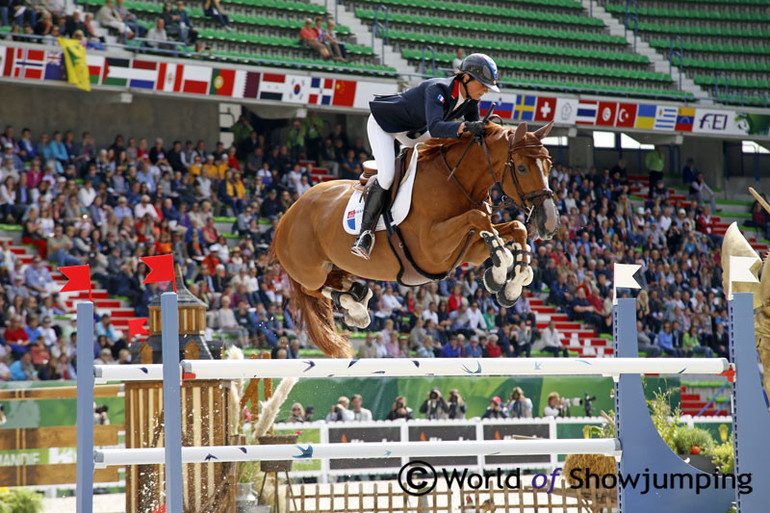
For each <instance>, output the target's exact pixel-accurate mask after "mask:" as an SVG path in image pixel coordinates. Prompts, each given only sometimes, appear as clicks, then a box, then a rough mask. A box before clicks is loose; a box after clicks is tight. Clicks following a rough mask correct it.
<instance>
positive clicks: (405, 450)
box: [95, 438, 621, 466]
mask: <svg viewBox="0 0 770 513" xmlns="http://www.w3.org/2000/svg"><path fill="white" fill-rule="evenodd" d="M554 453H558V454H586V453H598V454H605V455H607V456H615V457H617V458H619V457H620V456H621V454H620V443H619V442H618V440H617V439H615V438H593V439H563V440H551V439H544V440H483V441H446V442H440V443H425V442H380V443H356V444H338V443H336V444H332V443H318V444H310V443H308V444H296V445H247V446H220V447H184V448H183V449H182V461H183V462H184V463H209V462H212V461H216V462H223V461H274V460H293V459H296V460H301V459H348V458H413V457H431V456H447V455H448V454H451V455H452V456H478V455H480V454H481V455H486V456H500V455H517V456H518V455H532V454H554ZM95 460H96V462H97V464H98V465H100V466H102V465H103V466H109V465H146V464H155V463H162V462H163V449H162V448H158V449H129V450H126V449H104V450H101V451H96V454H95Z"/></svg>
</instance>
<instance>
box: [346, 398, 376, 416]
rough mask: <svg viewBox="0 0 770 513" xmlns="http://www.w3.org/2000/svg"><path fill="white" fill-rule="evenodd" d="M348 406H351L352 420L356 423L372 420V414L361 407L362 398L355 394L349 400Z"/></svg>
mask: <svg viewBox="0 0 770 513" xmlns="http://www.w3.org/2000/svg"><path fill="white" fill-rule="evenodd" d="M350 404H351V405H352V406H353V420H356V421H358V422H367V421H370V420H372V412H371V411H369V410H368V409H366V408H364V407H363V404H364V398H363V397H361V395H360V394H355V395H354V396H353V397H352V398H351V399H350Z"/></svg>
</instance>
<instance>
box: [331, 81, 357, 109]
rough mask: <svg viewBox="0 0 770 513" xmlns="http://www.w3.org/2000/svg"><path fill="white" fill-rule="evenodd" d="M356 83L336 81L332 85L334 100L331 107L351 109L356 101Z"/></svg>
mask: <svg viewBox="0 0 770 513" xmlns="http://www.w3.org/2000/svg"><path fill="white" fill-rule="evenodd" d="M356 84H357V83H356V81H355V80H337V81H335V83H334V98H332V105H339V106H341V107H352V106H353V102H354V101H355V99H356Z"/></svg>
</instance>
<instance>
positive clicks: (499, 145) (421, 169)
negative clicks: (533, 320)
mask: <svg viewBox="0 0 770 513" xmlns="http://www.w3.org/2000/svg"><path fill="white" fill-rule="evenodd" d="M551 125H552V124H548V125H546V126H544V127H542V128H540V129H539V130H537V131H536V132H534V133H531V132H527V125H526V123H522V124H520V125H519V126H518V127H517V129H516V131H515V132H514V131H513V130H512V129H509V128H504V127H501V126H499V125H496V124H494V123H489V124H488V125H487V130H486V135H485V136H484V138H483V141H477V142H481V143H482V144H477V143H471V138H472V137H473V136H472V135H471V134H464V135H463V136H462V137H460V138H459V139H456V140H454V139H450V140H447V139H432V140H429V141H428V142H426V143H424V144H422V145H421V146H420V147H419V160H418V170H417V175H416V177H415V183H414V190H413V197H412V205H411V210H410V212H409V215H408V216H407V217H406V219H404V221H402V222H401V224H400V225H399V228H400V230H401V232H402V234H403V237H404V241H405V243H406V246H407V247H408V249H409V251H410V252H411V255H412V258H413V259H414V261H415V263H416V264H417V265H419V266H420V267H421V268H422V269H423V270H424V271H426V272H427V273H430V274H436V275H445V274H447V273H449V272H451V271H452V270H453V266H456V265H458V264H460V263H465V262H468V263H471V264H472V265H480V264H481V263H482V262H484V260H486V259H487V258H489V257H490V256H491V257H492V262H493V266H492V267H490V268H489V269H488V270H487V272H486V274H485V275H484V280H483V281H484V285H485V286H486V288H487V290H489V291H490V292H494V293H497V299H498V301H499V302H500V303H501V304H503V305H509V306H510V305H512V304H513V303H514V302H515V301H516V300H517V299H518V297H519V296H520V294H521V291H522V287H523V286H526V285H529V283H530V282H531V281H532V269H531V268H530V267H529V265H528V264H529V253H530V248H529V246H528V245H527V229H526V228H525V226H524V225H523V224H522V223H520V222H519V221H511V222H508V223H503V224H497V225H492V222H491V215H490V209H489V206H488V204H487V203H486V200H488V198H489V189H490V188H491V187H492V186H493V185H494V184H495V183H498V184H500V185H501V187H502V189H503V192H504V193H505V194H506V195H507V196H509V197H510V198H511V199H512V200H513V202H514V203H515V204H516V205H517V206H518V207H519V208H520V209H521V210H523V211H524V212H525V213H526V214H527V216H528V219H529V220H530V221H532V223H533V225H534V226H533V227H532V228H533V232H534V235H536V236H538V237H540V238H543V239H550V238H551V237H552V236H553V234H554V233H555V232H556V230H557V229H558V225H559V216H558V212H557V210H556V205H555V203H554V199H553V192H552V191H551V190H550V189H549V187H548V176H549V173H550V170H551V159H550V157H549V155H548V150H546V149H545V147H544V146H543V144H542V142H541V139H543V137H545V136H546V135H548V132H549V131H550V129H551ZM458 163H459V165H457V164H458ZM452 167H455V169H454V173H451V168H452ZM450 175H451V179H450ZM356 183H358V182H357V181H352V180H335V181H331V182H325V183H320V184H317V185H315V186H313V187H311V188H310V190H308V191H307V192H306V193H305V194H303V195H302V197H301V198H300V199H299V200H298V201H297V202H296V203H295V204H294V205H292V206H291V207H290V208H289V210H288V211H287V212H286V213H285V214H284V216H283V218H282V219H281V221H280V223H279V224H278V227H277V228H276V230H275V236H274V238H273V243H272V246H271V255H272V259H273V260H274V261H277V262H279V263H280V264H281V266H282V267H283V269H284V270H285V271H286V273H287V274H288V275H289V281H290V283H291V288H292V297H293V299H294V300H295V301H297V305H298V307H299V310H300V316H301V319H300V323H299V324H300V325H301V324H303V323H304V326H305V329H306V330H307V332H308V334H309V336H310V338H311V340H313V342H315V344H316V345H317V346H318V347H319V348H320V349H321V350H322V351H323V352H324V353H325V354H327V355H328V356H331V357H337V358H340V357H343V358H350V357H352V347H351V345H350V343H349V342H348V341H347V340H345V339H344V338H343V337H342V336H340V335H339V334H338V333H337V331H336V329H335V325H334V317H333V306H334V305H336V306H338V307H339V308H341V309H342V310H343V311H344V312H345V321H346V323H347V324H348V325H351V326H357V327H361V328H364V327H366V326H368V325H369V322H370V318H369V314H368V311H367V308H366V305H367V303H368V301H369V298H370V297H371V295H372V292H371V290H369V289H368V288H367V287H365V286H364V285H362V284H361V283H360V282H356V281H355V279H356V278H357V277H360V278H364V279H371V280H379V281H395V280H396V278H397V275H398V272H399V270H400V265H399V261H398V259H397V257H396V256H395V254H394V252H393V250H392V249H391V247H390V246H389V244H388V241H387V232H377V234H376V235H377V238H378V239H379V240H378V241H377V244H376V246H375V247H374V250H373V252H372V254H371V259H370V260H368V261H367V260H363V259H361V258H358V257H356V256H354V255H353V254H351V252H350V246H351V244H352V242H353V239H354V236H352V235H349V234H347V233H345V231H344V230H343V227H342V218H343V215H344V212H345V207H346V204H347V201H348V198H349V197H350V195H351V194H352V192H353V186H354V185H356ZM509 242H510V243H511V247H510V249H509V248H508V247H506V244H508V243H509ZM511 250H513V251H511ZM463 252H464V253H463ZM458 260H460V261H459V262H458Z"/></svg>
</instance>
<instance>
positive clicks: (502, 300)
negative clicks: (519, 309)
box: [497, 288, 519, 308]
mask: <svg viewBox="0 0 770 513" xmlns="http://www.w3.org/2000/svg"><path fill="white" fill-rule="evenodd" d="M518 300H519V298H518V296H517V297H516V299H514V300H513V301H511V300H510V299H508V298H507V297H506V295H505V288H502V289H500V290H499V291H498V292H497V304H498V305H500V306H501V307H503V308H512V307H513V305H515V304H516V302H517V301H518Z"/></svg>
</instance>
